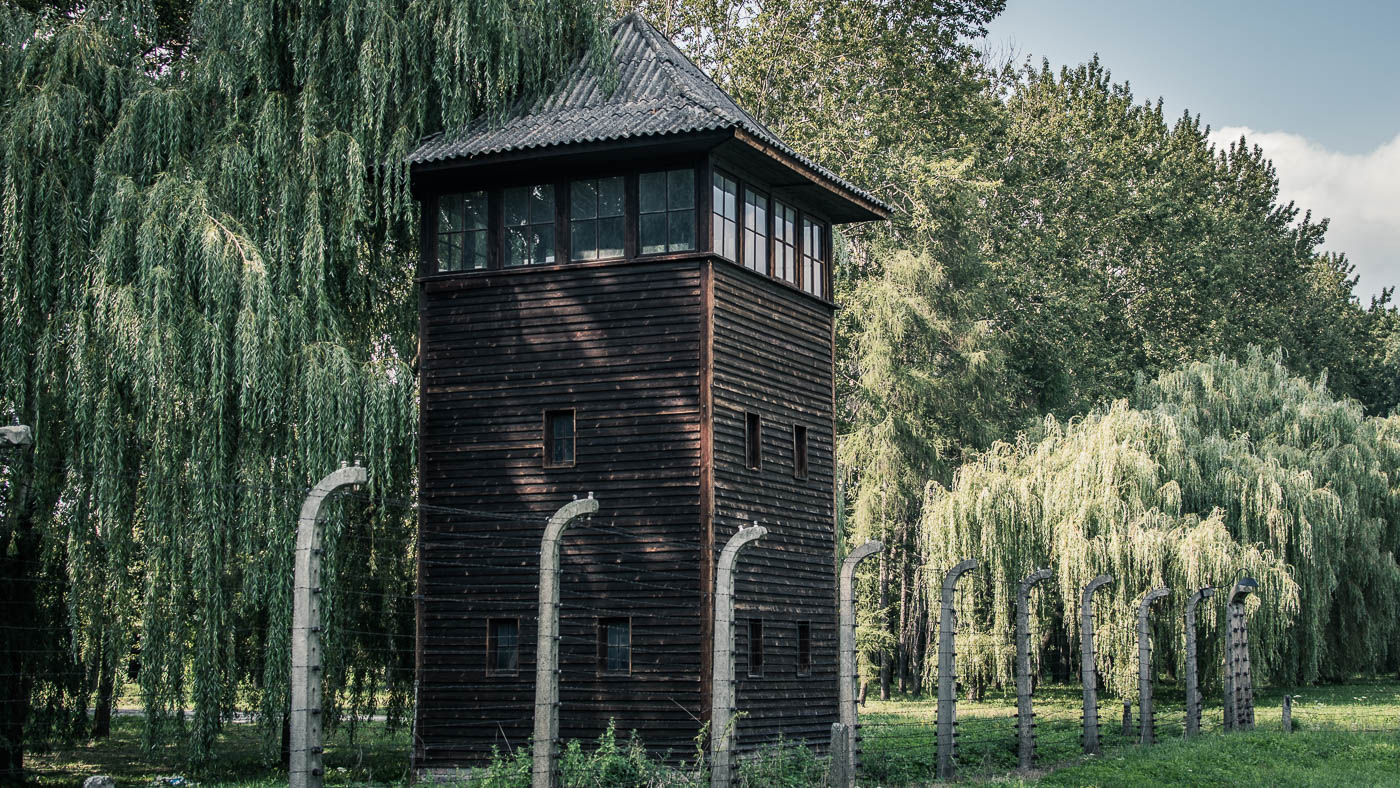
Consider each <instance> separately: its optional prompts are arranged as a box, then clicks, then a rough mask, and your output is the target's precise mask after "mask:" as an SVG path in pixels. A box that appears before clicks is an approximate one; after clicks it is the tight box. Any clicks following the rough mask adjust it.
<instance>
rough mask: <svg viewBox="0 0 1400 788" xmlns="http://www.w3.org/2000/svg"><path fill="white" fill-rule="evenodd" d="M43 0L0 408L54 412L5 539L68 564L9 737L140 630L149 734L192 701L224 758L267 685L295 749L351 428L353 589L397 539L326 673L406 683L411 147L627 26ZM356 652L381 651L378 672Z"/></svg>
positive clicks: (11, 27)
mask: <svg viewBox="0 0 1400 788" xmlns="http://www.w3.org/2000/svg"><path fill="white" fill-rule="evenodd" d="M35 6H36V8H37V10H35V11H33V12H26V11H23V10H16V9H12V8H3V9H0V35H3V37H4V47H3V51H0V82H3V84H5V85H6V90H5V91H4V93H3V99H0V102H3V103H0V279H3V281H4V282H5V297H6V300H7V302H8V303H9V304H10V307H9V308H7V309H5V310H3V316H0V412H3V413H4V415H5V416H6V417H17V418H19V419H21V420H23V421H25V422H26V423H31V424H33V425H34V426H35V433H36V435H35V437H36V450H35V456H34V462H33V466H32V471H31V472H30V474H29V478H28V479H27V480H26V483H25V484H23V485H15V486H13V487H12V488H11V490H12V491H13V490H18V489H21V488H23V489H28V490H30V491H31V492H30V494H29V495H28V496H27V497H24V498H23V500H21V499H20V496H18V495H14V494H12V495H11V496H10V499H9V500H8V501H7V510H6V514H7V520H8V523H9V525H10V527H8V528H7V529H6V534H7V536H6V537H5V538H6V539H11V540H12V542H11V544H9V545H4V546H5V547H7V549H6V550H3V551H0V553H3V554H4V555H5V556H6V558H5V559H4V560H5V563H4V570H5V578H6V582H8V583H10V584H11V586H10V588H19V587H24V586H25V584H29V585H34V584H32V583H30V581H31V580H33V579H34V578H36V577H48V578H56V579H57V580H59V581H61V582H51V583H46V584H43V585H42V586H39V588H40V591H39V593H37V594H34V595H30V596H29V597H23V598H22V597H20V596H15V597H12V599H14V600H15V601H14V603H13V604H14V605H15V606H16V607H17V608H19V613H18V616H17V617H15V616H7V620H8V621H32V622H33V624H34V626H35V627H36V628H38V629H39V630H41V631H43V632H46V633H51V635H52V637H53V638H54V639H53V640H52V642H53V644H54V647H53V648H52V649H50V650H49V651H47V652H46V653H45V654H44V655H42V657H40V656H34V655H28V656H24V654H26V653H27V652H32V651H33V649H27V650H26V648H25V647H24V643H26V642H28V643H32V642H34V640H35V638H34V637H33V633H32V632H29V631H27V630H26V631H23V632H21V631H20V630H19V629H16V628H14V627H13V626H8V627H4V628H0V629H3V635H2V636H0V637H3V642H0V648H3V649H5V650H6V651H7V654H8V655H10V656H11V657H12V658H13V659H16V660H21V661H24V662H25V665H26V671H27V672H29V673H30V674H31V675H32V674H35V673H37V675H39V676H40V678H39V679H38V680H37V681H36V682H35V683H34V685H33V686H31V687H26V686H22V685H19V684H17V683H15V682H9V683H6V684H4V695H3V697H0V709H3V710H4V711H3V712H0V713H5V714H8V715H9V716H8V718H7V719H6V725H5V728H4V730H3V731H0V736H3V737H4V738H5V739H6V747H7V753H8V758H7V763H6V764H5V768H7V769H8V772H9V773H10V774H11V775H14V774H16V773H17V772H18V770H19V768H20V765H21V760H20V759H21V757H22V750H21V747H20V741H19V739H20V736H19V733H18V731H20V730H22V729H23V727H24V725H25V724H26V718H27V714H28V701H29V699H30V698H31V697H35V698H37V697H41V696H42V697H45V698H46V701H45V703H44V704H43V705H44V706H45V707H47V708H53V709H60V710H63V716H64V719H66V720H69V722H66V723H64V724H63V726H60V729H56V732H60V733H62V732H65V731H71V730H72V728H73V724H72V723H71V720H72V719H74V718H77V717H81V716H82V715H83V710H84V709H85V708H86V706H87V703H88V699H89V697H90V695H91V693H92V691H93V689H94V687H98V688H100V692H101V694H102V696H103V697H102V698H101V699H100V705H101V704H110V699H111V697H112V693H113V690H114V684H115V683H116V682H117V680H118V678H119V675H118V673H117V666H118V662H119V660H120V659H122V658H124V656H125V655H127V654H128V653H129V652H130V651H131V649H132V648H133V647H139V649H140V678H139V683H140V686H141V691H142V697H143V703H144V705H145V709H146V721H147V741H148V743H155V742H156V741H158V740H162V739H163V738H166V737H168V736H169V735H170V733H171V731H174V730H181V729H183V723H182V718H183V712H182V709H183V708H184V707H185V704H186V702H192V703H193V706H194V717H193V720H192V725H191V726H190V728H189V730H188V733H189V735H190V739H191V744H192V751H193V752H194V753H195V757H196V759H203V758H207V757H208V756H209V754H210V748H211V746H212V744H213V741H214V736H215V735H216V734H217V732H218V730H219V727H220V725H221V722H222V721H223V720H225V719H227V718H228V712H229V710H230V709H231V707H232V703H233V701H234V697H235V692H237V691H240V690H250V691H252V692H254V693H255V695H256V697H258V698H259V700H258V703H259V709H260V711H261V718H262V721H263V723H264V725H265V727H266V730H267V731H268V741H269V746H270V747H272V748H274V749H275V745H276V742H277V739H278V734H279V733H280V729H281V727H282V719H283V716H284V714H285V710H286V703H287V690H286V686H287V670H288V666H287V638H288V632H289V621H290V618H289V617H290V594H289V586H290V576H291V575H290V566H291V555H292V544H293V542H292V539H293V536H292V533H293V528H292V523H293V522H294V520H295V514H296V511H297V507H298V506H299V503H300V498H301V496H302V494H303V492H304V491H305V489H306V488H307V486H308V485H309V484H311V483H313V482H314V481H315V480H316V479H318V478H319V477H320V476H321V475H322V474H324V473H325V472H327V471H328V470H330V469H333V468H334V467H336V466H337V465H338V464H339V462H340V461H342V460H344V459H348V458H350V457H352V456H360V457H363V458H364V459H365V461H366V464H367V465H368V466H369V467H370V484H369V486H368V491H367V494H366V495H365V496H363V497H361V498H359V499H353V500H352V501H350V502H349V503H347V504H345V505H344V506H345V507H349V508H351V509H353V512H354V516H353V517H341V516H337V514H336V513H335V512H332V513H331V518H330V525H329V526H328V545H327V566H328V569H327V571H328V573H329V575H330V578H329V579H328V582H327V588H336V586H337V584H336V583H335V582H332V581H333V580H334V579H335V578H336V577H337V576H344V577H350V576H351V572H350V568H351V567H355V568H357V569H358V568H362V567H364V566H366V565H370V566H373V567H374V572H373V574H372V575H371V576H368V577H364V576H360V577H358V578H357V582H359V583H361V584H363V587H362V588H360V589H358V590H359V591H362V592H364V591H372V592H373V593H357V589H356V588H355V587H353V585H352V584H351V583H348V582H347V583H342V584H340V585H341V589H342V590H341V591H340V592H336V593H331V594H330V595H329V598H328V599H327V603H326V604H327V615H328V617H329V620H330V621H331V622H332V625H331V626H330V627H328V629H330V630H331V631H334V630H335V629H336V627H335V624H340V625H341V626H340V629H341V630H351V631H355V632H362V633H364V634H362V635H347V636H345V637H338V638H332V642H331V643H330V646H329V652H330V653H329V654H328V667H327V674H326V678H327V682H328V685H329V686H330V687H331V688H332V689H333V690H336V689H340V688H345V691H344V693H334V692H333V693H332V695H333V697H347V698H350V699H352V700H353V699H354V698H357V697H358V698H364V697H368V696H367V695H366V693H367V692H368V690H369V689H372V688H373V687H374V686H376V685H377V686H381V687H383V688H384V689H385V691H386V692H387V693H388V695H389V697H390V698H391V714H397V713H401V711H402V709H403V707H404V705H405V703H406V702H407V699H408V698H409V697H410V692H409V688H410V687H411V675H412V668H411V665H412V662H411V654H410V647H411V642H412V640H411V614H410V613H411V611H410V608H409V607H408V601H407V594H408V592H409V591H410V588H411V584H412V576H413V575H412V562H411V560H410V556H411V551H412V542H411V534H412V529H411V527H410V520H409V518H410V517H411V510H410V509H409V508H408V505H407V503H406V501H407V498H408V496H409V494H410V493H411V491H412V489H413V480H414V479H413V474H414V467H415V457H414V440H413V431H414V426H415V423H416V415H415V414H416V408H415V393H416V392H415V385H414V365H415V363H416V359H415V354H416V349H415V343H414V334H415V330H416V326H415V321H414V311H413V307H412V303H413V292H414V291H413V286H412V280H413V275H414V270H415V254H414V251H415V249H416V235H415V233H416V229H415V228H416V218H415V211H414V207H413V202H412V200H411V197H410V195H409V194H408V191H407V177H406V175H407V173H406V168H405V165H404V164H403V159H404V156H405V154H407V153H408V152H409V151H410V150H411V149H412V148H413V147H414V146H415V145H416V144H417V141H418V140H419V138H420V137H421V136H422V135H424V134H425V133H428V132H431V131H435V130H438V129H443V128H448V129H453V128H458V127H462V126H465V125H466V123H467V122H468V121H469V120H471V119H473V118H476V117H479V116H482V115H483V114H489V113H493V112H499V111H501V110H502V109H504V108H505V107H506V106H508V105H509V104H510V102H511V101H513V100H514V99H515V98H516V97H517V96H519V95H521V94H523V93H526V92H529V91H532V90H536V89H539V88H540V87H542V86H543V85H545V84H546V83H547V82H548V81H549V79H550V78H551V77H552V75H553V74H555V73H557V72H558V70H559V69H560V68H562V67H563V66H564V65H565V64H567V63H568V62H570V61H572V59H573V58H574V57H576V54H577V52H578V51H580V50H581V48H582V47H583V46H585V45H587V44H589V43H592V42H596V41H598V40H600V39H599V36H600V35H602V34H603V32H604V29H603V25H602V21H603V16H602V9H601V8H600V7H599V6H598V5H597V4H596V3H594V2H590V1H589V0H576V1H574V2H569V1H568V0H560V1H559V2H533V1H532V2H521V1H519V0H489V1H488V2H473V3H457V2H449V1H448V0H323V1H322V2H313V3H302V4H294V5H290V6H289V5H286V4H278V3H269V2H254V3H251V4H246V3H245V4H234V5H230V4H227V3H216V2H194V3H192V4H184V5H182V4H180V3H160V2H158V3H149V4H146V3H141V2H137V3H112V4H108V3H96V4H84V5H75V6H73V7H71V8H63V9H60V10H55V9H53V8H52V7H45V6H44V5H43V4H35ZM185 19H187V20H188V22H185V21H183V20H185ZM184 33H187V35H184ZM185 42H187V45H186V43H185ZM352 523H353V524H357V525H353V526H352ZM352 528H355V529H359V530H356V531H354V532H351V530H350V529H352ZM7 590H8V589H7ZM346 624H353V625H352V626H346ZM70 641H71V642H70ZM386 642H387V643H390V644H392V645H391V647H389V648H386V647H385V646H384V644H385V643H386ZM351 655H355V659H357V660H360V659H371V660H373V662H372V663H371V667H370V668H368V669H365V670H359V671H355V672H352V671H350V670H349V667H348V660H349V659H350V658H351ZM41 658H42V659H44V660H48V661H49V664H45V665H43V666H40V665H39V663H38V660H40V659H41ZM187 676H188V678H189V683H188V684H187V682H186V677H187ZM93 677H100V678H96V679H94V678H93ZM367 682H368V683H367ZM334 713H335V709H334V707H333V708H332V714H334ZM30 722H31V723H33V720H30ZM30 727H31V728H34V727H35V726H34V725H32V724H31V726H30Z"/></svg>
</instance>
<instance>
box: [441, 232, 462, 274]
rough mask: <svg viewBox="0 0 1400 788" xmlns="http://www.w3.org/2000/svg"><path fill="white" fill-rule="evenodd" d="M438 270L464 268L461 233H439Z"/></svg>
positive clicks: (458, 269)
mask: <svg viewBox="0 0 1400 788" xmlns="http://www.w3.org/2000/svg"><path fill="white" fill-rule="evenodd" d="M437 270H439V271H460V270H462V235H461V233H448V234H439V235H438V248H437Z"/></svg>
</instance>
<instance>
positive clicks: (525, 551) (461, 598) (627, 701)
mask: <svg viewBox="0 0 1400 788" xmlns="http://www.w3.org/2000/svg"><path fill="white" fill-rule="evenodd" d="M700 265H701V263H700V262H699V259H698V256H697V257H696V258H693V259H689V260H671V261H666V262H653V263H635V264H619V265H612V266H606V267H597V266H592V267H578V268H573V267H569V266H563V267H558V268H552V269H541V270H538V271H535V270H527V271H522V272H508V273H493V274H491V275H485V276H483V275H475V276H473V275H469V276H462V277H449V278H435V279H430V280H427V281H425V282H424V283H423V284H422V286H421V299H420V310H421V313H422V315H421V324H422V334H423V336H422V353H423V364H422V375H423V377H422V380H421V386H422V390H421V419H422V427H421V431H420V445H421V457H422V479H421V480H420V481H421V489H420V496H421V502H422V505H423V507H422V513H421V525H420V531H421V535H420V539H421V545H420V554H421V566H422V568H421V575H420V593H421V594H422V597H423V599H422V605H421V611H422V613H421V617H422V619H421V620H422V623H421V634H420V664H421V669H420V673H419V682H420V683H419V689H418V706H417V709H418V710H417V734H418V739H417V742H416V749H417V752H416V761H415V764H416V766H417V767H419V768H426V769H439V768H444V767H452V766H459V765H470V764H475V763H480V762H481V761H482V760H483V759H484V758H486V757H489V754H490V748H491V746H492V745H496V746H498V747H502V748H505V747H508V746H509V747H520V746H526V745H528V742H529V739H530V734H531V727H532V714H533V702H534V683H535V682H534V679H535V674H534V670H535V662H534V653H535V638H536V626H535V604H536V598H537V593H538V592H537V587H536V582H537V576H538V566H539V559H538V548H539V540H540V536H541V534H542V532H543V526H544V521H545V519H546V518H547V517H548V515H549V514H551V513H552V512H553V511H554V510H556V509H557V508H558V507H559V506H562V505H563V504H565V503H567V502H568V501H569V500H570V499H571V497H572V496H574V495H584V494H587V493H588V492H590V491H591V492H593V493H594V494H595V496H596V497H597V498H598V499H599V501H600V507H601V508H600V513H599V516H598V517H597V518H595V520H594V521H593V522H591V523H583V524H580V525H579V526H576V527H574V528H573V529H571V530H570V531H569V532H566V534H565V538H564V548H563V561H562V566H563V577H562V581H561V603H562V610H561V615H560V622H561V630H560V631H561V677H560V689H561V701H562V707H561V714H560V719H561V726H560V734H561V736H562V737H563V738H564V739H566V740H567V739H571V738H578V739H585V740H591V739H594V738H596V737H597V736H598V734H599V733H600V732H601V731H602V730H603V728H604V727H605V726H606V725H607V722H608V720H609V719H610V718H615V719H616V723H617V727H618V730H619V732H627V731H630V730H633V729H636V730H637V731H639V732H640V733H641V734H642V735H643V736H644V737H645V740H646V743H647V744H648V745H649V746H650V747H652V748H653V749H655V750H666V749H671V750H672V751H673V752H674V753H675V754H676V755H677V757H684V756H685V754H687V753H689V752H691V751H692V750H693V744H692V742H691V739H692V738H693V737H694V735H695V733H696V731H697V729H698V723H696V721H695V719H696V718H697V717H700V716H701V715H702V713H703V712H702V709H703V708H704V705H705V703H707V699H704V698H702V694H701V661H700V655H701V653H702V649H703V648H704V644H703V642H702V638H701V610H700V608H701V605H702V603H703V600H702V598H701V595H700V593H699V589H698V580H699V578H698V573H697V566H698V565H699V564H700V563H701V557H702V556H701V553H702V550H701V541H700V540H701V538H702V532H701V530H700V528H701V521H700V502H701V493H700V466H701V462H700V453H701V433H702V429H701V424H702V422H701V419H700V379H701V354H702V323H703V313H702V300H701V275H700ZM552 408H573V409H575V411H576V425H577V444H576V445H577V449H576V459H577V462H576V465H575V466H574V467H571V468H548V469H546V468H544V467H543V456H542V432H543V414H544V411H545V410H546V409H552ZM463 510H484V511H487V512H495V513H501V514H504V515H507V517H506V518H503V519H496V518H492V517H487V516H483V515H479V514H471V513H468V512H466V511H463ZM522 515H525V516H524V517H521V516H522ZM516 518H519V519H516ZM607 616H620V617H628V618H630V620H631V627H632V674H631V675H630V676H601V675H599V670H598V661H597V648H596V642H597V641H596V627H597V621H598V619H599V618H600V617H607ZM493 617H503V618H513V619H519V622H520V626H519V637H520V661H519V671H518V674H516V675H513V676H488V675H486V670H485V667H486V666H485V661H486V660H485V658H486V650H487V643H486V639H487V638H486V634H487V620H488V619H489V618H493Z"/></svg>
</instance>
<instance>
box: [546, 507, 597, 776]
mask: <svg viewBox="0 0 1400 788" xmlns="http://www.w3.org/2000/svg"><path fill="white" fill-rule="evenodd" d="M597 511H598V501H597V500H595V499H594V498H593V493H589V494H588V497H587V498H584V499H582V500H577V499H576V500H574V501H571V502H570V503H566V504H564V505H563V506H561V507H559V511H557V512H555V513H554V515H553V516H552V517H550V518H549V523H548V524H546V525H545V527H544V538H543V539H542V540H540V607H539V627H538V629H539V639H538V640H537V641H536V645H535V736H534V763H533V764H532V766H531V770H530V785H531V786H532V788H554V787H555V786H556V785H558V784H559V769H558V757H559V747H558V745H559V540H560V539H561V538H562V537H563V535H564V529H565V528H567V527H568V526H569V524H570V523H572V522H573V521H574V520H577V519H578V518H580V517H583V516H585V515H590V514H595V513H596V512H597Z"/></svg>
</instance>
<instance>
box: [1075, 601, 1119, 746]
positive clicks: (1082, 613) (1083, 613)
mask: <svg viewBox="0 0 1400 788" xmlns="http://www.w3.org/2000/svg"><path fill="white" fill-rule="evenodd" d="M1112 582H1113V577H1112V575H1099V576H1098V577H1096V578H1094V579H1093V580H1090V581H1089V585H1087V586H1084V594H1083V596H1081V597H1080V602H1079V656H1080V662H1079V679H1080V681H1082V682H1083V683H1084V753H1085V754H1086V755H1097V754H1098V753H1099V679H1098V675H1097V674H1096V673H1095V671H1094V604H1093V603H1094V592H1095V591H1097V590H1099V589H1100V588H1103V587H1104V586H1106V585H1108V584H1109V583H1112Z"/></svg>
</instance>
